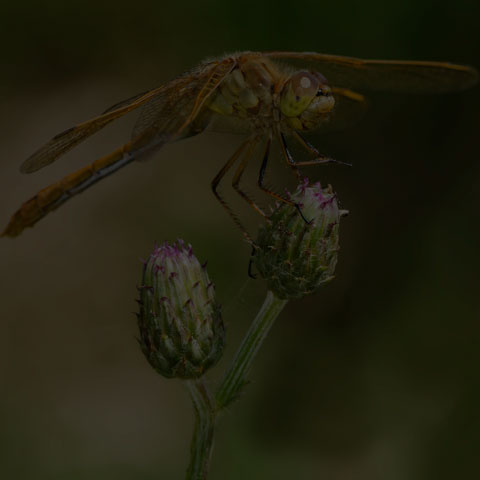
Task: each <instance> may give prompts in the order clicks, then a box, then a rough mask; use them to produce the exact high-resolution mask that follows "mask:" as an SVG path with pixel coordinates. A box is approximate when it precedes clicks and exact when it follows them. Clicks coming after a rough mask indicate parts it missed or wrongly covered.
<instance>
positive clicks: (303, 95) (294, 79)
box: [280, 71, 320, 117]
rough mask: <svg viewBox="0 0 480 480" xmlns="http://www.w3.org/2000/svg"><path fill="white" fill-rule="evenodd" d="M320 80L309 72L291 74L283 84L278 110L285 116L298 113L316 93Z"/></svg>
mask: <svg viewBox="0 0 480 480" xmlns="http://www.w3.org/2000/svg"><path fill="white" fill-rule="evenodd" d="M319 86H320V82H319V80H318V78H317V77H316V76H315V75H314V74H313V73H311V72H307V71H300V72H297V73H295V74H294V75H292V76H291V77H290V78H289V79H288V80H287V81H286V82H285V85H284V86H283V90H282V93H281V96H280V110H281V111H282V113H283V114H284V115H285V116H287V117H296V116H297V115H300V114H301V113H302V112H303V111H304V110H305V109H306V108H307V107H308V105H310V102H311V101H312V100H313V98H315V95H316V94H317V91H318V87H319Z"/></svg>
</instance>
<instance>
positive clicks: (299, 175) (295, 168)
mask: <svg viewBox="0 0 480 480" xmlns="http://www.w3.org/2000/svg"><path fill="white" fill-rule="evenodd" d="M277 138H278V143H279V144H280V149H281V151H282V154H283V158H284V159H285V160H286V161H287V164H288V165H289V166H290V167H292V169H293V171H294V172H295V174H296V176H297V180H298V182H301V180H302V173H301V172H300V169H299V168H298V165H297V162H295V160H294V159H293V156H292V154H291V153H290V150H289V149H288V145H287V141H286V140H285V135H284V134H283V133H282V132H277Z"/></svg>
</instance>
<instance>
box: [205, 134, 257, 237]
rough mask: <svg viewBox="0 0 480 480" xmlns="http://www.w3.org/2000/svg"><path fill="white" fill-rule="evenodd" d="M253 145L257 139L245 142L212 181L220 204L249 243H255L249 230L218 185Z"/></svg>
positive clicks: (212, 186)
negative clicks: (221, 193)
mask: <svg viewBox="0 0 480 480" xmlns="http://www.w3.org/2000/svg"><path fill="white" fill-rule="evenodd" d="M252 144H254V145H255V144H256V139H255V138H252V137H250V138H248V139H247V140H246V141H245V142H243V143H242V144H241V145H240V147H238V148H237V150H235V152H234V153H233V155H232V156H231V157H230V158H229V159H228V161H227V163H225V165H224V166H223V167H222V169H221V170H220V171H219V172H218V173H217V175H216V176H215V178H214V179H213V180H212V183H211V188H212V192H213V194H214V195H215V197H216V199H217V200H218V201H219V202H220V204H221V205H222V207H223V208H225V210H226V211H227V213H228V214H229V215H230V217H231V218H232V220H233V221H234V222H235V224H236V225H237V227H238V228H240V230H241V231H242V232H243V235H244V236H245V238H246V239H247V241H248V242H249V243H253V241H252V239H251V237H250V235H249V233H248V232H247V229H246V228H245V227H244V226H243V225H242V222H240V219H239V218H238V217H237V215H236V214H235V212H234V211H233V210H232V208H231V207H230V206H229V205H228V203H227V202H226V201H225V199H224V198H223V197H222V196H221V195H220V193H219V192H218V191H217V189H218V185H219V184H220V182H221V181H222V179H223V177H224V176H225V175H226V173H227V172H228V171H229V170H230V169H231V168H232V166H233V165H234V163H235V162H236V161H237V160H238V159H239V158H240V156H241V155H242V154H243V152H244V151H245V149H247V150H248V151H249V152H251V151H252V150H251V148H252ZM247 147H248V148H247Z"/></svg>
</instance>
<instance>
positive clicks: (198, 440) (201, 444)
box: [186, 379, 216, 480]
mask: <svg viewBox="0 0 480 480" xmlns="http://www.w3.org/2000/svg"><path fill="white" fill-rule="evenodd" d="M186 384H187V387H188V389H189V390H190V396H191V397H192V402H193V408H194V410H195V427H194V431H193V437H192V443H191V446H190V465H189V466H188V470H187V477H186V478H187V480H206V478H207V475H208V469H209V466H210V457H211V454H212V448H213V435H214V431H215V416H216V415H215V402H214V399H213V397H212V396H211V394H210V392H209V390H208V387H207V386H206V385H205V383H204V382H203V380H202V379H198V380H188V381H187V382H186Z"/></svg>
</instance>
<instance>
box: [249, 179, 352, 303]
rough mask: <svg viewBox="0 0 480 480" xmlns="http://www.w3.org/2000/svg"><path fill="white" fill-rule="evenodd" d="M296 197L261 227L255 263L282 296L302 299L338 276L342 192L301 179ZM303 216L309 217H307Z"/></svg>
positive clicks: (276, 210) (271, 288) (274, 291)
mask: <svg viewBox="0 0 480 480" xmlns="http://www.w3.org/2000/svg"><path fill="white" fill-rule="evenodd" d="M291 200H292V201H293V202H295V204H296V205H298V208H295V207H294V206H292V205H288V204H286V203H282V204H279V205H277V207H276V208H275V209H274V211H273V212H272V214H271V216H270V217H269V219H268V221H267V224H266V225H263V226H261V227H260V231H259V234H258V239H257V243H256V248H255V252H254V256H253V262H254V264H255V266H256V268H257V269H258V271H259V273H260V274H261V275H262V277H263V278H264V279H265V280H266V281H267V285H268V288H269V289H270V290H271V291H272V292H273V293H274V294H275V295H276V296H277V297H278V298H281V299H288V298H300V297H303V296H304V295H307V294H309V293H312V292H313V291H314V290H316V288H317V287H319V286H320V285H322V284H324V283H326V282H328V281H330V280H332V279H333V277H334V271H335V266H336V264H337V256H338V250H339V242H338V230H339V222H340V217H342V216H343V215H346V214H347V213H348V212H347V211H346V210H339V208H338V204H337V198H336V194H335V193H333V191H332V188H331V187H330V186H329V187H328V188H326V189H322V187H321V185H320V183H316V184H314V185H309V183H308V179H305V180H304V182H303V183H302V184H300V185H299V186H298V188H297V190H296V192H295V193H294V194H293V195H292V197H291ZM302 217H303V218H302Z"/></svg>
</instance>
